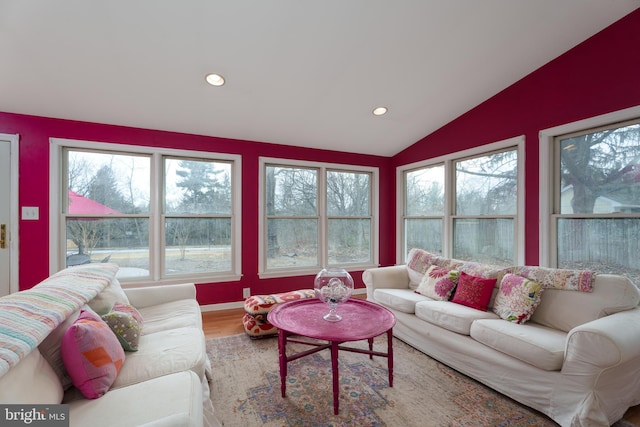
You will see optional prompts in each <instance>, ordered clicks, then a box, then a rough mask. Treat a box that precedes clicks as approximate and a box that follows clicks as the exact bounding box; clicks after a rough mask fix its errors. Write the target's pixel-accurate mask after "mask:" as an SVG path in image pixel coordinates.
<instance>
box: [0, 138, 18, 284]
mask: <svg viewBox="0 0 640 427" xmlns="http://www.w3.org/2000/svg"><path fill="white" fill-rule="evenodd" d="M0 140H2V141H8V142H9V144H10V145H9V151H10V153H11V155H10V159H9V167H10V168H11V175H10V178H9V206H10V212H9V217H10V220H11V227H9V263H10V264H9V271H10V273H9V293H10V294H12V293H14V292H18V291H19V290H20V289H19V277H20V275H19V267H20V262H19V255H20V237H19V236H20V234H19V230H20V227H19V224H20V215H19V206H18V203H19V202H20V198H19V190H20V186H19V182H18V177H19V176H20V174H19V173H18V167H19V164H20V161H19V160H20V152H19V150H20V144H19V140H20V135H18V134H6V133H0Z"/></svg>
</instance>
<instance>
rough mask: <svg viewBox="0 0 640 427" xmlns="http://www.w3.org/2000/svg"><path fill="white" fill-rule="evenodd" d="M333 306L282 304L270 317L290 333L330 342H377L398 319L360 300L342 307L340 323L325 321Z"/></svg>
mask: <svg viewBox="0 0 640 427" xmlns="http://www.w3.org/2000/svg"><path fill="white" fill-rule="evenodd" d="M328 312H329V306H328V305H327V304H325V303H324V302H322V301H320V300H319V299H317V298H311V299H302V300H296V301H290V302H286V303H282V304H278V305H277V306H276V307H274V308H273V309H272V310H271V311H270V312H269V314H268V316H267V318H268V320H269V323H271V324H272V325H274V326H275V327H277V328H279V329H283V330H285V331H287V332H290V333H293V334H298V335H302V336H305V337H309V338H315V339H319V340H326V341H359V340H363V339H368V338H373V337H376V336H378V335H380V334H383V333H384V332H386V331H388V330H389V329H391V328H393V326H394V325H395V324H396V316H395V315H394V314H393V313H392V312H391V311H389V310H388V309H386V308H384V307H382V306H381V305H378V304H374V303H372V302H369V301H364V300H360V299H353V298H351V299H349V300H347V301H346V302H344V303H342V304H340V305H339V306H338V309H337V310H336V313H338V314H339V315H340V316H342V320H340V321H338V322H328V321H326V320H324V319H323V318H322V316H324V315H325V314H327V313H328Z"/></svg>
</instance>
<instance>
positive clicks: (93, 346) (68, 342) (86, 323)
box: [62, 310, 124, 399]
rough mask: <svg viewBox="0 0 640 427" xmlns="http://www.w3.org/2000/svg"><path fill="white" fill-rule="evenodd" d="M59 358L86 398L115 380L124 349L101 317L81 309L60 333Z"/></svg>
mask: <svg viewBox="0 0 640 427" xmlns="http://www.w3.org/2000/svg"><path fill="white" fill-rule="evenodd" d="M62 360H63V362H64V366H65V368H67V372H68V373H69V376H70V377H71V381H72V382H73V385H74V386H76V387H77V388H78V389H79V390H80V392H81V393H82V394H83V395H84V397H86V398H87V399H96V398H98V397H100V396H102V395H103V394H105V393H106V392H107V391H108V390H109V388H111V386H112V385H113V382H114V381H115V380H116V377H117V376H118V373H119V372H120V368H121V367H122V363H123V362H124V350H123V349H122V346H121V345H120V342H119V341H118V338H116V336H115V335H114V333H113V332H111V329H109V326H107V324H106V323H105V322H104V321H102V319H100V318H99V317H98V316H97V315H96V314H94V313H92V312H90V311H86V310H82V311H81V312H80V316H78V319H77V320H76V321H75V322H74V323H73V325H71V326H70V327H69V329H67V331H66V332H65V334H64V336H63V337H62Z"/></svg>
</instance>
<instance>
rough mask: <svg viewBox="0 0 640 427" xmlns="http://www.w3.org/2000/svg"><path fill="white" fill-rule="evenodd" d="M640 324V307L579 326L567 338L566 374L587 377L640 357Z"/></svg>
mask: <svg viewBox="0 0 640 427" xmlns="http://www.w3.org/2000/svg"><path fill="white" fill-rule="evenodd" d="M567 292H569V291H567ZM638 325H640V308H634V309H631V310H626V311H621V312H618V313H615V314H611V315H609V316H605V317H602V318H600V319H596V320H593V321H591V322H587V323H584V324H582V325H580V326H576V327H575V328H573V329H572V330H571V331H569V334H568V335H567V344H566V348H565V357H564V364H563V366H562V372H563V373H566V374H573V375H575V374H585V373H589V372H594V370H596V371H601V370H602V369H605V368H611V367H614V366H617V365H621V364H623V363H625V362H627V361H629V360H632V359H634V358H639V357H640V327H638Z"/></svg>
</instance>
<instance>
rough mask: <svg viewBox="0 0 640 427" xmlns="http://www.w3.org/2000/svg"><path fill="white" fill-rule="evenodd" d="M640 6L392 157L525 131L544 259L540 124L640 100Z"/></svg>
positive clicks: (529, 203) (416, 156)
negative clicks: (540, 187)
mask: <svg viewBox="0 0 640 427" xmlns="http://www.w3.org/2000/svg"><path fill="white" fill-rule="evenodd" d="M639 47H640V9H638V10H636V11H634V12H632V13H631V14H629V15H627V16H625V17H624V18H622V19H621V20H620V21H618V22H616V23H615V24H613V25H612V26H610V27H608V28H606V29H605V30H603V31H601V32H600V33H598V34H596V35H595V36H593V37H591V38H590V39H588V40H586V41H585V42H583V43H581V44H580V45H578V46H576V47H575V48H574V49H572V50H570V51H568V52H567V53H565V54H564V55H562V56H560V57H558V58H556V59H555V60H553V61H552V62H550V63H548V64H546V65H545V66H543V67H541V68H540V69H538V70H537V71H535V72H533V73H531V74H530V75H528V76H527V77H525V78H524V79H522V80H520V81H518V82H516V83H515V84H513V85H512V86H510V87H509V88H507V89H505V90H504V91H502V92H500V93H499V94H497V95H495V96H494V97H492V98H491V99H489V100H487V101H486V102H484V103H482V104H480V105H479V106H477V107H476V108H474V109H472V110H471V111H469V112H467V113H466V114H464V115H462V116H460V117H459V118H457V119H456V120H454V121H452V122H450V123H449V124H447V125H446V126H444V127H442V128H440V129H438V130H437V131H436V132H434V133H432V134H430V135H428V136H426V137H425V138H423V139H422V140H420V141H418V142H417V143H415V144H414V145H412V146H411V147H409V148H407V149H406V150H404V151H402V152H401V153H398V154H397V155H396V156H394V158H393V165H394V167H395V166H400V165H404V164H408V163H413V162H416V161H418V160H423V159H427V158H432V157H437V156H441V155H444V154H449V153H453V152H456V151H460V150H465V149H468V148H471V147H476V146H479V145H484V144H488V143H492V142H496V141H501V140H504V139H507V138H511V137H515V136H519V135H525V141H526V142H525V144H526V148H525V161H526V165H525V189H526V194H527V197H526V202H525V203H526V207H525V211H526V212H525V216H526V230H525V235H526V242H525V245H526V247H525V262H526V263H527V264H530V265H537V264H538V258H539V248H538V240H539V239H538V219H539V218H538V217H539V214H538V205H539V203H538V194H539V186H538V181H539V179H538V178H539V177H538V175H539V169H538V168H539V164H538V163H539V162H538V157H539V155H538V154H539V153H538V149H539V143H538V133H539V131H540V130H543V129H547V128H550V127H554V126H558V125H561V124H566V123H571V122H574V121H577V120H581V119H585V118H589V117H593V116H597V115H600V114H605V113H609V112H612V111H616V110H622V109H624V108H629V107H632V106H636V105H640V55H639V54H638V49H639Z"/></svg>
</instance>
